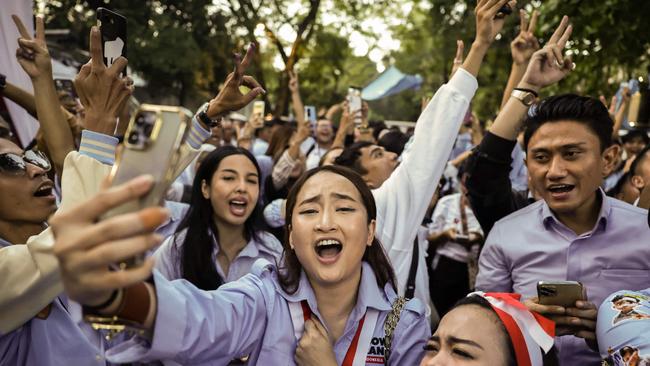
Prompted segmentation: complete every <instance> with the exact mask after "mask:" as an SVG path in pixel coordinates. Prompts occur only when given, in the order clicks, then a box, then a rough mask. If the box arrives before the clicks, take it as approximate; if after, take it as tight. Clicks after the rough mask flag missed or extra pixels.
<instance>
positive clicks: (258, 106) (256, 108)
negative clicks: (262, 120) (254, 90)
mask: <svg viewBox="0 0 650 366" xmlns="http://www.w3.org/2000/svg"><path fill="white" fill-rule="evenodd" d="M265 107H266V105H265V104H264V101H262V100H256V101H255V103H253V114H257V115H259V116H261V117H264V108H265Z"/></svg>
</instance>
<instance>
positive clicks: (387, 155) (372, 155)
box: [359, 145, 398, 189]
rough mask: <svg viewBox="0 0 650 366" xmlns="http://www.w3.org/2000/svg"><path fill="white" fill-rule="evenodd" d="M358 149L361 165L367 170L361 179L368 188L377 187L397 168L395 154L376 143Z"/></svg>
mask: <svg viewBox="0 0 650 366" xmlns="http://www.w3.org/2000/svg"><path fill="white" fill-rule="evenodd" d="M360 151H361V157H360V158H359V159H360V162H361V166H362V167H363V168H364V169H366V170H367V171H368V173H366V174H364V176H363V179H364V180H365V181H366V183H367V184H368V186H369V187H370V188H373V189H376V188H379V187H380V186H381V185H382V184H383V183H384V182H385V181H386V179H388V177H390V175H391V174H392V173H393V171H394V170H395V168H397V165H398V161H397V154H395V153H392V152H389V151H386V150H384V148H383V147H381V146H377V145H370V146H367V147H364V148H361V150H360Z"/></svg>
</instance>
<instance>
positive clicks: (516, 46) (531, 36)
mask: <svg viewBox="0 0 650 366" xmlns="http://www.w3.org/2000/svg"><path fill="white" fill-rule="evenodd" d="M538 17H539V12H538V11H537V10H534V11H533V15H532V16H531V17H530V23H529V22H528V15H527V14H526V12H525V11H524V10H523V9H521V10H519V20H520V25H519V34H518V35H517V37H516V38H515V39H514V40H513V41H512V42H511V43H510V53H511V54H512V67H511V68H510V76H509V77H508V84H507V85H506V89H505V90H504V91H503V98H502V99H501V108H503V106H504V105H505V104H506V102H507V101H508V99H510V93H512V90H513V89H514V88H515V86H516V85H517V84H519V82H520V81H521V78H522V77H523V76H524V73H525V72H526V68H527V67H528V63H529V62H530V58H531V57H533V53H535V51H537V50H539V42H538V41H537V38H536V37H535V28H536V27H537V18H538Z"/></svg>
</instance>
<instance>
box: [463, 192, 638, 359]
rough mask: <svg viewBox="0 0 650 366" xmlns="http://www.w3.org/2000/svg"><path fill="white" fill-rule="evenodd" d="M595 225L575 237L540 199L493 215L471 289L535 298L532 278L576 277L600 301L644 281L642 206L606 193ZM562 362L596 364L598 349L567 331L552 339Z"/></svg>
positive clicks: (592, 299) (596, 300)
mask: <svg viewBox="0 0 650 366" xmlns="http://www.w3.org/2000/svg"><path fill="white" fill-rule="evenodd" d="M597 194H599V195H600V196H601V197H602V199H603V203H602V205H601V209H600V213H599V217H598V220H597V222H596V225H595V226H594V228H593V230H591V231H590V232H587V233H584V234H582V235H579V236H578V235H576V234H575V233H574V232H573V231H572V230H570V229H569V228H567V227H566V226H565V225H563V224H562V223H561V222H560V221H558V220H557V218H556V217H555V216H554V215H553V213H552V212H551V210H550V208H549V207H548V205H547V204H546V202H545V201H544V200H540V201H537V202H535V203H533V204H531V205H530V206H528V207H526V208H523V209H521V210H519V211H517V212H515V213H513V214H511V215H509V216H506V217H505V218H503V219H501V220H500V221H498V222H497V223H496V224H495V225H494V228H493V229H492V231H490V234H489V235H488V237H487V240H486V242H485V246H484V248H483V251H482V253H481V257H480V259H479V272H478V276H477V278H476V289H477V290H480V291H485V292H516V293H520V294H522V296H523V298H531V297H535V296H537V282H538V281H552V280H568V281H580V282H582V284H583V285H584V286H585V288H586V289H587V296H588V298H589V301H591V302H593V303H595V304H596V306H599V305H600V304H601V303H602V302H603V300H605V298H606V297H607V296H608V295H609V294H611V293H612V292H614V291H616V290H619V289H621V288H627V289H629V290H634V291H637V290H641V289H645V288H647V287H648V284H650V229H649V228H648V225H647V223H646V215H647V214H648V213H647V211H646V210H643V209H640V208H638V207H634V206H632V205H629V204H627V203H625V202H622V201H619V200H616V199H613V198H611V197H607V196H605V195H604V194H603V193H602V191H600V190H599V191H598V192H597ZM555 344H556V347H557V348H558V350H559V355H560V364H561V365H599V364H600V363H599V360H600V358H599V357H598V353H597V352H594V351H592V350H590V349H589V348H588V347H587V345H586V343H585V341H584V340H583V339H581V338H576V337H574V336H563V337H558V338H557V339H556V343H555Z"/></svg>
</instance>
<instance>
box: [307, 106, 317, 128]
mask: <svg viewBox="0 0 650 366" xmlns="http://www.w3.org/2000/svg"><path fill="white" fill-rule="evenodd" d="M317 120H318V119H317V118H316V107H314V106H313V105H306V106H305V121H307V122H309V124H310V125H311V128H312V129H313V130H315V129H316V122H317Z"/></svg>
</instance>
